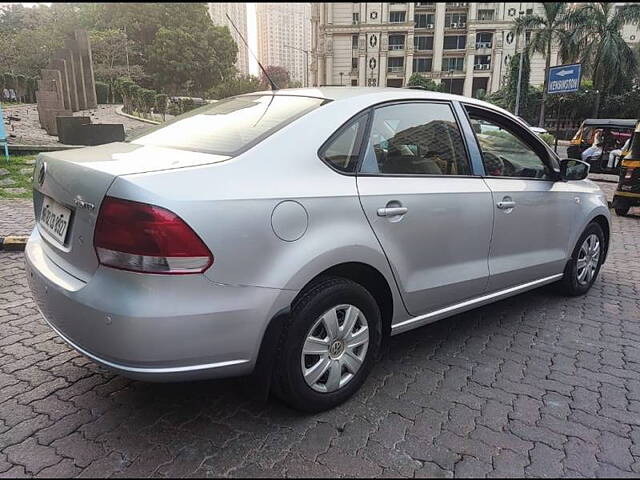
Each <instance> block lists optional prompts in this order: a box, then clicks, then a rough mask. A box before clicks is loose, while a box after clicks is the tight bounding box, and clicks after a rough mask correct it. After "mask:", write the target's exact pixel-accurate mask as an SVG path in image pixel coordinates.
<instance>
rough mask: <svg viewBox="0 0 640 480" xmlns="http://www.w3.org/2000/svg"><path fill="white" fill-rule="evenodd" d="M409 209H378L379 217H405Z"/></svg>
mask: <svg viewBox="0 0 640 480" xmlns="http://www.w3.org/2000/svg"><path fill="white" fill-rule="evenodd" d="M408 211H409V209H408V208H407V207H386V208H379V209H378V216H379V217H395V216H396V215H404V214H405V213H407V212H408Z"/></svg>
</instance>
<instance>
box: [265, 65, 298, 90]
mask: <svg viewBox="0 0 640 480" xmlns="http://www.w3.org/2000/svg"><path fill="white" fill-rule="evenodd" d="M264 69H265V70H266V72H267V74H268V75H269V78H271V80H272V81H273V83H275V84H276V86H277V87H278V88H287V87H288V86H289V82H290V81H291V78H290V77H289V72H288V71H287V69H286V68H284V67H279V66H276V65H267V66H266V67H264ZM260 82H261V83H262V87H263V88H265V89H271V83H270V82H269V80H268V79H267V77H266V76H265V74H264V72H260Z"/></svg>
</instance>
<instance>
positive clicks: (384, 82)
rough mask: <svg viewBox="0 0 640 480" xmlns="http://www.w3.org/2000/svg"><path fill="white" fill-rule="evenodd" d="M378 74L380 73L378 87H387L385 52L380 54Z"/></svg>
mask: <svg viewBox="0 0 640 480" xmlns="http://www.w3.org/2000/svg"><path fill="white" fill-rule="evenodd" d="M379 72H380V83H379V84H378V86H379V87H386V86H387V52H383V51H381V52H380V66H379Z"/></svg>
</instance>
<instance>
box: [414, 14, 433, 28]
mask: <svg viewBox="0 0 640 480" xmlns="http://www.w3.org/2000/svg"><path fill="white" fill-rule="evenodd" d="M414 20H415V22H416V28H433V26H434V23H435V21H436V16H435V15H434V14H432V13H416V15H415V17H414Z"/></svg>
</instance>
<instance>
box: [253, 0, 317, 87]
mask: <svg viewBox="0 0 640 480" xmlns="http://www.w3.org/2000/svg"><path fill="white" fill-rule="evenodd" d="M256 16H257V33H258V58H259V59H260V62H261V63H262V64H263V65H264V66H267V65H275V66H279V67H284V68H286V69H287V71H288V72H289V76H290V78H291V80H292V81H296V82H299V83H300V84H302V85H305V84H307V81H308V80H310V79H309V78H308V65H309V63H310V61H311V52H310V49H311V5H310V4H308V3H257V4H256Z"/></svg>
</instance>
